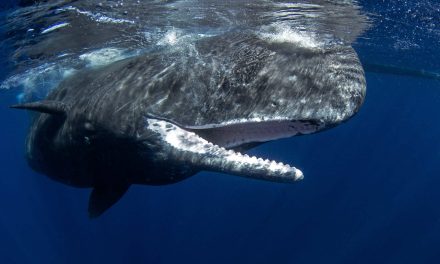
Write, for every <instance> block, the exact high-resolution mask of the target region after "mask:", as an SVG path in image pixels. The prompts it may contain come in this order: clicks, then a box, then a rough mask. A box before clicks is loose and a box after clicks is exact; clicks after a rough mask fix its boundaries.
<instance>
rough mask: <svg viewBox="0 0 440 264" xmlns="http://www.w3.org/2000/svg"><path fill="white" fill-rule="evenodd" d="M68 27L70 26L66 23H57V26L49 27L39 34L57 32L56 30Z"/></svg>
mask: <svg viewBox="0 0 440 264" xmlns="http://www.w3.org/2000/svg"><path fill="white" fill-rule="evenodd" d="M68 25H70V23H67V22H64V23H58V24H55V25H52V26H50V27H48V28H46V29H44V30H43V31H41V34H46V33H49V32H52V31H54V30H57V29H60V28H63V27H66V26H68Z"/></svg>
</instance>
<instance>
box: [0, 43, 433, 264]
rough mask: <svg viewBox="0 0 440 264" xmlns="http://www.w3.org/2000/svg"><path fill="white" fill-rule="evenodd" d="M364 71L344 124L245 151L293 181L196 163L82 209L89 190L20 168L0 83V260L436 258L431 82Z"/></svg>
mask: <svg viewBox="0 0 440 264" xmlns="http://www.w3.org/2000/svg"><path fill="white" fill-rule="evenodd" d="M358 49H359V51H360V53H361V54H360V55H361V58H368V53H366V50H365V49H364V47H362V46H361V47H359V48H358ZM437 55H438V54H437ZM432 56H433V57H432V58H435V56H436V55H435V54H432ZM432 58H428V57H426V58H420V57H417V58H414V59H415V60H417V61H418V62H420V60H421V61H423V60H430V61H431V60H432ZM437 58H439V56H437ZM368 59H370V60H371V59H373V60H374V58H371V57H369V58H368ZM431 63H432V61H431ZM367 81H368V94H367V99H366V102H365V104H364V106H363V107H362V109H361V111H360V113H359V114H358V115H357V116H355V117H354V118H353V119H351V120H350V121H349V122H348V123H346V124H343V125H341V126H339V127H337V128H335V129H332V130H329V131H326V132H323V133H318V134H314V135H310V136H303V137H297V138H291V139H286V140H279V141H276V142H271V143H268V144H265V145H263V146H260V147H259V148H257V149H254V150H253V151H252V153H255V154H258V155H261V156H265V157H268V158H271V159H276V160H280V161H284V162H287V163H290V164H294V165H295V166H298V167H299V168H301V169H302V170H303V172H304V173H305V179H304V181H302V182H300V183H298V184H294V185H285V184H275V183H268V182H262V181H255V180H249V179H243V178H239V177H234V176H229V175H223V174H213V173H200V174H198V175H196V176H194V177H192V178H190V179H188V180H186V181H184V182H181V183H178V184H175V185H169V186H162V187H149V186H134V187H132V188H130V190H129V191H128V193H127V194H126V195H125V196H124V198H123V199H122V200H121V201H120V202H119V203H118V204H116V205H115V206H114V207H113V208H112V209H111V210H110V211H108V212H107V213H106V214H104V215H103V216H102V217H100V218H98V219H96V220H89V219H88V217H87V210H86V207H87V200H88V195H89V190H85V189H75V188H71V187H68V186H65V185H62V184H59V183H56V182H54V181H51V180H49V179H48V178H47V177H45V176H43V175H38V174H36V173H34V172H33V171H31V170H30V169H29V168H28V166H27V164H26V162H25V159H24V139H25V136H26V129H27V125H28V121H29V120H28V116H27V114H26V113H25V112H23V111H17V110H11V109H8V108H7V106H8V105H10V104H14V103H15V102H16V95H17V93H18V92H17V91H16V90H15V91H14V90H10V91H0V92H1V94H0V121H1V129H0V142H1V143H0V263H20V264H21V263H45V264H51V263H297V264H299V263H439V261H440V250H439V246H440V206H439V202H440V192H439V188H440V178H439V175H440V166H439V161H440V136H439V135H440V124H439V114H440V110H439V109H440V108H439V106H440V81H438V80H426V79H421V78H412V77H405V76H393V75H381V74H377V73H367Z"/></svg>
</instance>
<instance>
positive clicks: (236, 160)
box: [146, 118, 304, 182]
mask: <svg viewBox="0 0 440 264" xmlns="http://www.w3.org/2000/svg"><path fill="white" fill-rule="evenodd" d="M146 121H147V123H148V126H147V128H148V129H149V130H150V131H153V132H154V133H156V134H157V135H159V137H160V139H161V140H162V141H164V142H165V145H166V149H165V150H164V151H165V152H166V153H167V157H172V158H173V159H175V160H180V161H182V162H184V163H186V164H191V165H192V166H194V167H198V168H200V169H201V170H208V171H217V172H223V173H227V174H233V175H237V176H243V177H249V178H255V179H261V180H268V181H274V182H296V181H298V180H301V179H303V177H304V176H303V173H302V172H301V171H300V170H299V169H297V168H295V167H293V166H291V165H289V164H284V163H281V162H277V161H274V160H268V159H262V158H258V157H255V156H249V155H247V154H242V153H240V152H238V151H235V150H233V149H227V148H226V146H221V145H219V144H216V143H215V142H212V141H210V140H207V139H206V138H205V137H206V135H207V134H206V131H203V130H201V129H199V130H197V129H194V127H193V128H191V129H189V130H187V129H185V128H184V127H183V128H182V127H180V126H178V125H176V124H175V123H171V122H168V121H166V120H161V119H155V118H147V120H146ZM204 129H212V128H204ZM201 131H203V132H205V137H203V136H202V135H199V133H200V132H201ZM219 131H220V132H225V130H224V129H222V130H216V131H215V133H212V131H211V134H210V136H211V137H212V138H215V137H214V135H216V134H217V135H220V134H221V133H219ZM225 133H226V132H225Z"/></svg>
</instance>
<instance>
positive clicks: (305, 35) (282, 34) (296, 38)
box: [260, 25, 323, 49]
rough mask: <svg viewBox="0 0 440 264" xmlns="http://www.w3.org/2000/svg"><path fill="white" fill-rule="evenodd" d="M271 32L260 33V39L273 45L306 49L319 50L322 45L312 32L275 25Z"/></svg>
mask: <svg viewBox="0 0 440 264" xmlns="http://www.w3.org/2000/svg"><path fill="white" fill-rule="evenodd" d="M271 31H272V32H262V33H261V34H260V36H261V38H262V39H264V40H266V41H269V42H275V43H292V44H295V45H297V46H299V47H302V48H308V49H319V48H320V47H321V46H322V45H323V43H321V42H320V41H318V40H317V39H316V37H315V35H314V34H313V33H312V32H305V31H300V30H297V29H293V28H291V27H289V26H287V25H276V26H275V27H274V28H273V29H272V30H271Z"/></svg>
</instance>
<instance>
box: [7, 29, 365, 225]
mask: <svg viewBox="0 0 440 264" xmlns="http://www.w3.org/2000/svg"><path fill="white" fill-rule="evenodd" d="M173 41H175V40H174V39H172V38H171V39H170V40H169V42H170V43H168V44H169V45H158V46H157V47H155V48H154V49H150V50H148V51H147V52H143V53H140V54H137V55H136V56H131V57H128V58H125V59H122V60H118V61H115V62H112V63H109V64H107V65H102V66H99V67H94V68H85V69H82V70H78V71H76V72H75V73H73V74H72V75H71V76H69V77H67V78H66V79H64V80H63V81H62V82H61V83H60V84H59V85H58V87H57V88H55V89H54V90H53V91H52V92H51V93H50V94H49V95H48V96H47V97H46V98H45V99H44V100H39V101H34V102H30V103H24V104H20V105H15V106H13V107H14V108H21V109H28V110H32V111H35V112H36V114H35V116H34V119H33V122H32V124H31V127H30V130H29V134H28V138H27V143H26V154H27V160H28V163H29V164H30V166H31V167H32V168H33V169H34V170H36V171H38V172H40V173H43V174H46V175H47V176H49V177H50V178H52V179H54V180H56V181H59V182H62V183H64V184H67V185H71V186H75V187H81V188H92V193H91V195H90V201H89V214H90V216H91V217H97V216H99V215H101V214H102V213H103V212H104V211H106V210H107V209H108V208H110V207H111V206H112V205H113V204H114V203H115V202H117V201H118V200H119V199H120V198H121V197H122V196H123V194H124V193H125V192H126V191H127V189H128V188H129V187H130V185H132V184H144V185H163V184H171V183H175V182H178V181H181V180H184V179H186V178H188V177H190V176H192V175H194V174H196V173H197V172H199V171H215V172H222V173H225V174H231V175H238V176H243V177H249V178H253V179H262V180H268V181H274V182H286V183H289V182H296V181H298V180H300V179H302V178H303V174H302V172H301V171H300V170H299V169H297V168H295V167H293V166H291V165H288V164H283V163H279V162H276V161H270V160H263V159H261V158H258V157H251V156H248V155H246V154H242V153H241V152H243V151H246V150H248V149H250V148H252V147H254V146H256V145H258V144H261V143H264V142H267V141H271V140H276V139H280V138H287V137H292V136H297V135H303V134H311V133H315V132H319V131H323V130H325V129H329V128H332V127H334V126H336V125H338V124H340V123H342V122H344V121H346V120H348V119H349V118H350V117H352V116H353V115H354V114H356V113H357V112H358V110H359V108H360V106H361V105H362V103H363V101H364V98H365V93H366V83H365V77H364V71H363V68H362V66H361V63H360V62H359V59H358V56H357V54H356V52H355V51H354V50H353V48H352V47H351V45H350V43H349V42H348V43H344V42H332V43H324V44H323V45H305V44H304V43H303V42H298V41H289V40H288V39H287V40H286V39H285V38H283V37H282V38H274V37H273V36H272V37H268V35H264V34H259V33H258V32H256V31H253V30H245V29H244V30H230V31H226V32H223V33H220V34H215V35H212V36H209V35H208V36H201V37H198V38H194V39H191V40H190V41H188V42H187V43H183V44H182V43H180V44H179V45H178V46H177V47H175V46H174V47H172V48H170V45H171V46H172V44H173Z"/></svg>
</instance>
